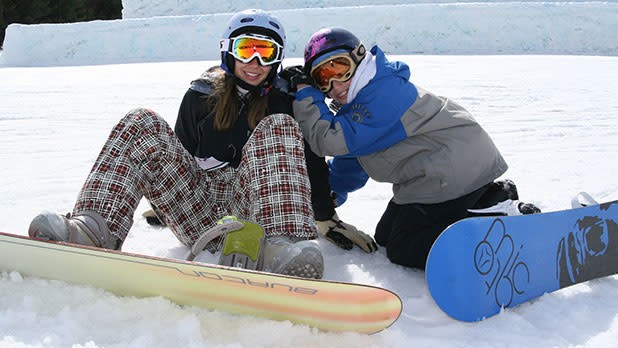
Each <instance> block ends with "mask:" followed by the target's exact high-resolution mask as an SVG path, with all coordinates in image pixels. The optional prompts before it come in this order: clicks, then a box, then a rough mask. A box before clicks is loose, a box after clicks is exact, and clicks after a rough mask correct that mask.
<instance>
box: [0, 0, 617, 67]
mask: <svg viewBox="0 0 618 348" xmlns="http://www.w3.org/2000/svg"><path fill="white" fill-rule="evenodd" d="M132 2H136V0H133V1H132ZM324 2H325V3H327V1H324ZM332 2H333V0H330V1H328V3H329V4H330V3H332ZM349 2H351V1H348V0H346V1H343V2H342V4H349ZM363 2H364V3H368V2H369V1H368V0H363ZM385 2H386V1H385V0H381V1H378V2H376V4H375V5H374V4H372V5H367V6H356V7H351V6H348V7H327V8H316V7H313V8H307V7H312V6H311V2H310V1H307V0H296V1H295V3H296V4H298V6H299V8H287V7H286V9H283V10H281V9H279V10H276V11H273V13H275V14H276V15H277V16H279V17H280V18H281V21H282V22H283V24H284V26H285V28H286V31H287V37H288V45H287V46H286V52H287V53H286V54H287V56H288V57H302V51H303V49H304V46H305V43H306V42H307V40H308V39H309V37H310V36H311V34H312V33H313V32H314V31H316V30H317V29H319V28H320V27H321V26H327V25H331V26H332V25H339V26H343V27H346V28H347V29H349V30H351V31H353V32H354V33H356V34H357V35H359V36H360V37H362V38H363V41H364V42H365V44H366V45H368V46H371V45H373V44H375V43H379V44H380V46H381V47H382V48H383V49H384V51H385V52H386V53H388V54H562V55H564V54H568V55H589V54H593V55H605V56H616V55H618V25H617V24H616V23H617V20H616V18H618V3H617V2H616V1H612V2H598V1H591V2H508V1H507V2H464V3H459V2H457V3H455V2H452V3H442V2H441V3H437V4H432V3H419V2H412V3H408V4H402V2H403V1H395V3H396V4H395V5H386V4H385ZM161 3H166V4H167V6H170V7H173V6H172V5H173V3H177V5H178V6H179V9H177V11H180V8H182V5H183V4H184V5H187V4H188V3H192V4H197V3H202V4H208V6H210V5H211V4H212V3H214V2H212V1H191V2H189V1H188V0H184V1H182V0H167V1H164V0H159V1H157V2H156V3H155V4H161ZM221 3H223V4H225V3H236V2H230V1H228V2H221ZM238 3H240V4H242V3H243V2H242V1H239V2H238ZM246 3H247V5H248V6H247V7H251V6H253V5H255V3H256V2H255V1H250V0H247V1H246ZM265 3H269V2H265ZM372 3H373V1H372ZM139 4H140V5H139V6H141V8H142V9H147V8H150V7H149V6H151V5H150V2H149V1H144V0H140V1H139ZM361 4H362V3H361ZM139 6H138V7H139ZM161 6H163V5H161ZM268 6H269V7H271V6H273V4H270V5H268ZM247 7H241V6H240V5H239V4H237V5H235V6H234V8H247ZM156 9H157V7H156V6H155V10H156ZM199 12H200V10H199V6H197V5H196V6H194V7H187V8H185V10H184V12H181V13H183V15H174V16H170V15H168V16H161V15H162V14H163V15H165V14H167V13H166V12H165V11H161V12H155V13H153V15H157V17H154V18H152V17H150V18H127V19H123V20H116V21H93V22H84V23H72V24H46V25H20V24H12V25H10V26H9V27H8V28H7V32H6V38H5V40H4V52H2V54H0V66H2V65H4V66H58V65H83V64H89V65H90V64H118V63H121V64H124V63H139V62H161V61H194V60H205V59H217V58H218V57H219V56H220V53H219V44H218V43H219V39H220V37H219V36H220V35H221V33H222V31H223V27H224V24H225V23H226V21H227V19H228V18H229V17H230V13H210V12H208V13H204V14H195V13H199ZM175 13H178V12H175ZM144 15H145V14H142V16H144Z"/></svg>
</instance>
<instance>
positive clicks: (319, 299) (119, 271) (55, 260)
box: [0, 232, 401, 334]
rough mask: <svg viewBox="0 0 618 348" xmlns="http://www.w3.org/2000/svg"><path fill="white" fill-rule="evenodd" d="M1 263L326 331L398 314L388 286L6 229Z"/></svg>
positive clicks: (382, 324)
mask: <svg viewBox="0 0 618 348" xmlns="http://www.w3.org/2000/svg"><path fill="white" fill-rule="evenodd" d="M0 270H7V271H10V270H14V271H18V272H20V273H21V274H22V275H24V276H32V277H39V278H47V279H56V280H61V281H65V282H69V283H75V284H85V285H91V286H94V287H97V288H101V289H105V290H107V291H110V292H112V293H115V294H118V295H123V296H136V297H149V296H163V297H165V298H167V299H169V300H170V301H173V302H175V303H177V304H180V305H188V306H200V307H204V308H208V309H214V310H221V311H226V312H230V313H238V314H249V315H254V316H259V317H264V318H268V319H274V320H289V321H291V322H294V323H298V324H305V325H309V326H312V327H316V328H319V329H322V330H326V331H356V332H361V333H368V334H371V333H375V332H378V331H381V330H383V329H385V328H387V327H389V326H390V325H391V324H393V323H394V322H395V320H397V318H398V317H399V315H400V314H401V300H400V299H399V297H398V296H397V295H396V294H395V293H393V292H391V291H389V290H386V289H382V288H378V287H374V286H369V285H361V284H352V283H343V282H334V281H326V280H315V279H304V278H296V277H290V276H283V275H278V274H272V273H264V272H256V271H249V270H244V269H238V268H229V267H223V266H219V265H211V264H204V263H198V262H189V261H182V260H173V259H166V258H158V257H151V256H144V255H137V254H130V253H125V252H120V251H113V250H107V249H99V248H92V247H87V246H81V245H75V244H70V243H63V242H51V241H44V240H38V239H32V238H28V237H25V236H18V235H12V234H8V233H2V232H0Z"/></svg>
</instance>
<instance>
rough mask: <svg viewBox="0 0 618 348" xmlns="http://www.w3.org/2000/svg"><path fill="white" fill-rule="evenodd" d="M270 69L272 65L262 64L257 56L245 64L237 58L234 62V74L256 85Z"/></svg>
mask: <svg viewBox="0 0 618 348" xmlns="http://www.w3.org/2000/svg"><path fill="white" fill-rule="evenodd" d="M270 69H272V65H268V66H262V65H260V62H259V60H258V59H257V58H254V59H253V60H252V61H250V62H249V63H246V64H245V63H243V62H241V61H239V60H238V59H236V62H234V75H235V76H236V77H238V78H239V79H241V80H243V81H244V82H246V83H248V84H250V85H252V86H258V85H259V84H261V83H262V82H264V80H266V77H268V73H270Z"/></svg>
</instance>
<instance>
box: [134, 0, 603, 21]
mask: <svg viewBox="0 0 618 348" xmlns="http://www.w3.org/2000/svg"><path fill="white" fill-rule="evenodd" d="M513 1H516V2H534V1H538V0H519V1H518V0H458V1H453V0H269V1H263V0H260V1H257V0H242V1H238V0H220V1H217V2H214V1H195V0H123V1H122V6H123V9H122V18H125V19H126V18H149V17H157V16H182V15H201V14H207V13H223V12H238V11H241V10H244V9H246V8H261V9H264V10H269V11H276V10H284V9H292V8H325V7H346V6H347V7H349V6H367V5H403V4H423V3H449V2H459V3H464V2H482V3H488V2H489V3H491V2H513ZM574 1H575V2H583V1H588V0H571V1H570V2H574ZM612 1H613V2H615V0H612ZM544 2H560V0H546V1H544ZM335 11H336V10H335Z"/></svg>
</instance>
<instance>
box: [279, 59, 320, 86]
mask: <svg viewBox="0 0 618 348" xmlns="http://www.w3.org/2000/svg"><path fill="white" fill-rule="evenodd" d="M279 77H281V78H282V79H284V80H286V81H287V82H288V85H289V89H290V90H291V91H297V90H300V89H302V88H304V87H307V86H312V85H313V80H312V79H311V77H310V76H309V75H307V74H306V73H305V70H304V69H303V66H302V65H293V66H289V67H287V68H285V69H283V71H282V72H281V73H280V74H279Z"/></svg>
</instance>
